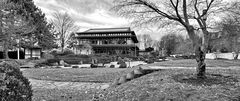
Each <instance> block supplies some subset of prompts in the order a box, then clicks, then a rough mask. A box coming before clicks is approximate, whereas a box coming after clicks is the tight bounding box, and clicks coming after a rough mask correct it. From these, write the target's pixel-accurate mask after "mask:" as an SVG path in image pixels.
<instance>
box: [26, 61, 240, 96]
mask: <svg viewBox="0 0 240 101" xmlns="http://www.w3.org/2000/svg"><path fill="white" fill-rule="evenodd" d="M206 64H207V66H208V67H219V66H220V67H229V66H240V61H239V60H234V61H230V60H206ZM148 65H151V66H172V67H195V66H196V61H195V60H191V59H188V60H174V61H165V62H160V63H154V64H148ZM134 69H136V68H125V69H120V68H94V69H87V68H72V69H61V68H53V69H41V68H33V69H25V70H24V71H23V75H24V76H26V77H27V78H31V79H37V80H50V81H65V82H97V83H101V82H104V83H109V82H111V81H113V80H114V79H116V78H118V77H120V76H121V75H124V74H127V73H128V72H131V71H132V70H134ZM194 73H195V70H194V69H169V70H161V71H157V72H153V73H150V74H147V75H145V76H142V77H140V78H136V79H134V80H131V81H129V82H126V83H124V84H121V85H119V86H114V87H109V88H107V89H106V90H97V89H87V90H77V89H70V88H62V89H58V88H54V89H34V90H33V91H34V96H33V100H34V101H42V100H46V101H91V100H92V98H93V96H95V97H97V98H99V100H100V101H101V100H103V101H135V100H136V101H164V100H165V101H167V100H170V101H186V100H187V101H199V100H200V101H202V100H206V101H214V100H215V101H219V100H220V101H226V100H232V101H240V96H239V95H240V70H239V69H238V70H231V69H218V70H217V69H207V78H206V79H203V80H199V79H196V78H195V77H194V76H193V74H194ZM100 95H101V96H100ZM99 96H100V97H99Z"/></svg>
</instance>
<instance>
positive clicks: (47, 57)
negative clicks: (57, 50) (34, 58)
mask: <svg viewBox="0 0 240 101" xmlns="http://www.w3.org/2000/svg"><path fill="white" fill-rule="evenodd" d="M42 58H43V59H53V58H54V55H53V54H50V53H47V52H43V54H42Z"/></svg>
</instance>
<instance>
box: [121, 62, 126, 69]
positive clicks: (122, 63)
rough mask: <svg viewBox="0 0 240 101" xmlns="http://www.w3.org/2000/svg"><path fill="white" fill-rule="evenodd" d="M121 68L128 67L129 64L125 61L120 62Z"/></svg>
mask: <svg viewBox="0 0 240 101" xmlns="http://www.w3.org/2000/svg"><path fill="white" fill-rule="evenodd" d="M119 68H127V64H126V63H125V62H121V63H119Z"/></svg>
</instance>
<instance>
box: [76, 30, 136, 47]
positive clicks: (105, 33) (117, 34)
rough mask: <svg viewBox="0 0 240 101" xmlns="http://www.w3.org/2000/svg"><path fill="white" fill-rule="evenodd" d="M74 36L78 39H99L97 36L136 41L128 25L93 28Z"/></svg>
mask: <svg viewBox="0 0 240 101" xmlns="http://www.w3.org/2000/svg"><path fill="white" fill-rule="evenodd" d="M76 34H77V36H76V37H75V38H79V39H99V38H131V39H132V40H133V41H134V43H138V40H137V37H136V34H135V32H134V31H131V29H130V27H122V28H94V29H89V30H87V31H84V32H78V33H76Z"/></svg>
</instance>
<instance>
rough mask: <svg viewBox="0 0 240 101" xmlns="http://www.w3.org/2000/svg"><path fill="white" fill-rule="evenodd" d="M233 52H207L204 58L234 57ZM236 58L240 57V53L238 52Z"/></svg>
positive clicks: (230, 58)
mask: <svg viewBox="0 0 240 101" xmlns="http://www.w3.org/2000/svg"><path fill="white" fill-rule="evenodd" d="M235 55H236V54H235V53H207V54H206V59H216V58H223V59H229V60H232V59H234V56H235ZM238 59H240V53H239V54H238Z"/></svg>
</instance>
